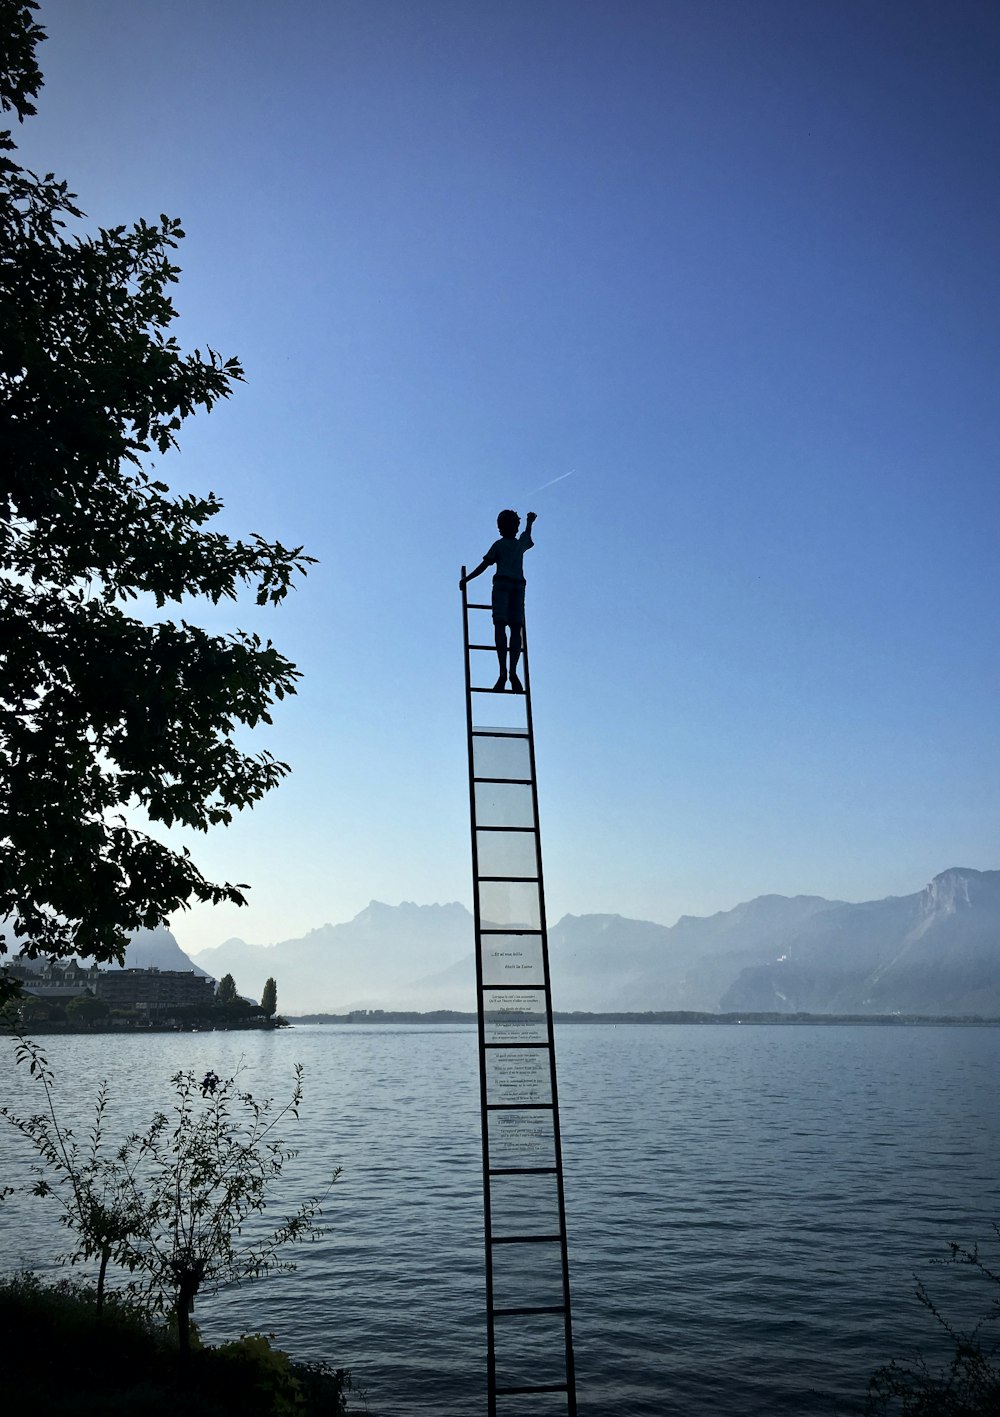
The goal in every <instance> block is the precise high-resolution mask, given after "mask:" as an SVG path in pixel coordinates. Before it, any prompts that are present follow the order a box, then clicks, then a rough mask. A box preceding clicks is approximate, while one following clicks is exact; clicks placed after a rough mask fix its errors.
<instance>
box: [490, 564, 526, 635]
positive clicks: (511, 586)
mask: <svg viewBox="0 0 1000 1417" xmlns="http://www.w3.org/2000/svg"><path fill="white" fill-rule="evenodd" d="M493 623H494V625H523V624H524V581H515V580H513V579H512V578H511V577H510V576H494V577H493Z"/></svg>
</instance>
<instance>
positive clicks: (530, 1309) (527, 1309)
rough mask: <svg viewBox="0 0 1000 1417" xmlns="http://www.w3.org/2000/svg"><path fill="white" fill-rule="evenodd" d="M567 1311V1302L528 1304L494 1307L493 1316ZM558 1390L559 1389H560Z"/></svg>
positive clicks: (508, 1316)
mask: <svg viewBox="0 0 1000 1417" xmlns="http://www.w3.org/2000/svg"><path fill="white" fill-rule="evenodd" d="M565 1312H566V1305H565V1304H527V1305H525V1306H524V1308H520V1309H494V1310H493V1317H494V1318H495V1319H509V1318H512V1317H513V1316H514V1315H515V1314H564V1313H565ZM532 1390H533V1391H534V1392H544V1391H547V1389H545V1388H534V1389H532ZM556 1390H557V1391H558V1389H556Z"/></svg>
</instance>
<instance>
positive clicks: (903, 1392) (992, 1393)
mask: <svg viewBox="0 0 1000 1417" xmlns="http://www.w3.org/2000/svg"><path fill="white" fill-rule="evenodd" d="M993 1229H994V1233H995V1236H996V1238H997V1240H1000V1227H997V1226H994V1227H993ZM950 1249H951V1254H950V1256H949V1258H948V1259H947V1260H945V1261H944V1263H945V1264H948V1265H960V1266H963V1267H967V1268H969V1269H971V1270H972V1271H973V1273H974V1274H975V1275H976V1276H977V1277H978V1278H980V1279H982V1280H985V1281H986V1283H987V1284H989V1285H990V1286H991V1287H995V1291H996V1292H994V1293H993V1294H992V1297H991V1301H990V1304H989V1307H988V1310H987V1312H986V1314H985V1315H984V1316H983V1318H982V1319H981V1320H980V1322H979V1323H977V1324H976V1325H975V1327H974V1328H973V1329H971V1330H970V1331H967V1332H963V1331H962V1330H960V1329H958V1328H956V1327H955V1326H954V1325H953V1324H952V1323H951V1322H950V1321H949V1320H948V1319H947V1318H945V1316H944V1315H943V1314H942V1312H941V1309H940V1307H939V1305H938V1304H937V1303H936V1302H935V1300H934V1299H933V1298H932V1297H931V1295H930V1293H929V1291H928V1290H927V1288H926V1286H925V1285H924V1284H923V1283H922V1282H919V1281H918V1284H917V1298H918V1299H919V1301H920V1303H921V1304H923V1306H924V1308H925V1309H926V1310H927V1311H928V1313H929V1314H931V1316H932V1317H933V1319H934V1321H935V1323H936V1324H937V1325H938V1327H939V1328H940V1329H941V1330H942V1331H943V1333H944V1334H945V1336H946V1337H947V1339H948V1342H949V1344H950V1345H951V1347H952V1350H953V1351H952V1356H951V1359H950V1361H949V1363H948V1364H947V1366H945V1367H942V1368H940V1369H939V1370H938V1371H934V1370H932V1369H931V1368H930V1367H929V1365H928V1364H927V1363H926V1361H925V1360H924V1359H923V1358H917V1359H916V1360H915V1361H914V1362H913V1363H901V1362H898V1361H896V1360H894V1361H893V1362H891V1363H889V1364H887V1365H886V1366H885V1367H882V1368H879V1369H878V1370H877V1371H876V1372H875V1373H874V1374H873V1375H872V1378H871V1381H870V1382H869V1385H868V1400H867V1403H866V1405H865V1412H866V1413H867V1414H869V1417H889V1414H896V1413H898V1414H900V1417H996V1414H997V1413H1000V1272H998V1271H997V1270H996V1269H994V1268H991V1266H989V1265H988V1264H987V1263H986V1261H985V1260H984V1259H983V1257H982V1255H981V1254H980V1252H979V1249H978V1247H973V1248H972V1249H968V1248H967V1247H965V1246H963V1245H957V1244H954V1243H952V1245H951V1246H950Z"/></svg>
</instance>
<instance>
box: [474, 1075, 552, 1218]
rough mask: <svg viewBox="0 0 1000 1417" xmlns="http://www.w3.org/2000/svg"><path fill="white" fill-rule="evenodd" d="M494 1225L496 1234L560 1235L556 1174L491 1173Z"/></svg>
mask: <svg viewBox="0 0 1000 1417" xmlns="http://www.w3.org/2000/svg"><path fill="white" fill-rule="evenodd" d="M539 1051H542V1050H539ZM490 1227H491V1233H492V1235H493V1236H494V1237H496V1236H500V1237H502V1236H504V1235H558V1234H559V1191H558V1187H557V1185H556V1177H555V1175H554V1174H540V1175H535V1176H530V1175H529V1176H491V1177H490Z"/></svg>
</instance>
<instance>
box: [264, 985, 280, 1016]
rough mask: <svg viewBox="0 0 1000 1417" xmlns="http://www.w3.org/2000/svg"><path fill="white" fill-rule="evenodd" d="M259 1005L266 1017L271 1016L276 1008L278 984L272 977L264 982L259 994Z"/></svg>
mask: <svg viewBox="0 0 1000 1417" xmlns="http://www.w3.org/2000/svg"><path fill="white" fill-rule="evenodd" d="M260 1006H261V1008H262V1009H263V1010H264V1013H265V1014H266V1015H267V1017H268V1018H272V1017H273V1016H274V1014H275V1013H276V1012H277V1009H278V986H277V984H276V983H275V981H274V980H273V979H267V980H265V982H264V992H263V993H262V994H261V996H260Z"/></svg>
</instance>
